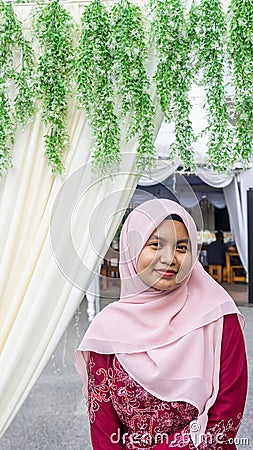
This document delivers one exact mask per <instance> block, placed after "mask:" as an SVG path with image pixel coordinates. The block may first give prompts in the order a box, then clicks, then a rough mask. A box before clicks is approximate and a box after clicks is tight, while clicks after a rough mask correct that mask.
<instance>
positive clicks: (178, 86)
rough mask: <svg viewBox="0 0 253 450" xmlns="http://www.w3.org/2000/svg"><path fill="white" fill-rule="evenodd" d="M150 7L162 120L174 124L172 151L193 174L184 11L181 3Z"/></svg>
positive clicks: (163, 0)
mask: <svg viewBox="0 0 253 450" xmlns="http://www.w3.org/2000/svg"><path fill="white" fill-rule="evenodd" d="M150 3H151V8H152V15H153V16H154V18H153V20H152V24H151V29H152V36H153V39H154V42H155V48H156V53H157V56H158V66H157V70H156V73H155V76H154V80H155V83H156V87H157V92H158V94H159V97H160V103H161V108H162V111H163V112H164V114H165V118H166V119H167V120H168V121H172V120H173V121H174V122H175V142H174V143H173V145H172V151H173V152H174V153H177V154H178V156H179V157H180V158H181V160H182V162H183V165H184V167H185V168H186V169H189V170H190V171H192V170H193V169H194V163H193V150H192V140H193V129H192V123H191V121H190V119H189V115H190V109H191V104H190V101H189V97H188V92H189V89H190V87H191V82H192V73H191V68H190V65H189V46H190V42H189V39H188V35H187V22H186V18H185V11H184V8H183V6H182V1H181V0H150Z"/></svg>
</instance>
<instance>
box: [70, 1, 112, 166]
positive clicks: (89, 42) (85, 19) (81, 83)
mask: <svg viewBox="0 0 253 450" xmlns="http://www.w3.org/2000/svg"><path fill="white" fill-rule="evenodd" d="M110 39H111V30H110V17H109V13H108V11H107V10H106V8H105V6H103V5H102V4H101V2H100V1H99V0H95V1H93V2H92V3H91V4H90V5H88V6H87V7H86V8H85V10H84V13H83V16H82V21H81V36H80V40H79V43H78V47H77V61H76V80H77V90H78V97H79V101H80V105H81V106H82V107H83V108H84V109H85V111H86V113H87V115H88V118H89V120H90V123H91V126H92V129H93V133H94V138H95V143H94V149H93V162H94V165H95V168H97V169H98V170H99V172H100V173H101V174H103V173H106V172H108V171H110V169H111V168H112V167H114V166H115V167H116V168H117V167H118V165H119V163H120V131H119V124H118V118H117V116H116V114H115V111H114V90H113V82H112V64H113V60H112V55H111V51H110Z"/></svg>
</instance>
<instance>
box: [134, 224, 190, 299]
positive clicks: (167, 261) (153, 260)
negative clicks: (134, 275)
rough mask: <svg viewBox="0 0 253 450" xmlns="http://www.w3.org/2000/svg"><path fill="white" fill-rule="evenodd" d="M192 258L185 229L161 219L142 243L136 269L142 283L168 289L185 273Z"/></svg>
mask: <svg viewBox="0 0 253 450" xmlns="http://www.w3.org/2000/svg"><path fill="white" fill-rule="evenodd" d="M191 263H192V258H191V249H190V242H189V236H188V232H187V229H186V227H185V225H184V224H183V223H181V222H178V221H176V220H164V221H163V222H162V223H161V224H160V225H159V226H158V227H157V228H156V229H155V230H154V231H153V233H152V235H151V236H150V237H149V239H148V240H147V242H146V244H145V245H144V247H143V249H142V251H141V253H140V255H139V258H138V261H137V271H138V274H139V276H140V278H141V279H142V281H144V283H145V284H147V285H148V286H152V287H154V288H155V289H158V290H166V291H168V292H171V291H173V290H174V289H176V288H177V287H178V286H180V284H181V283H182V282H183V280H184V279H185V277H186V276H187V275H188V274H189V271H190V268H191Z"/></svg>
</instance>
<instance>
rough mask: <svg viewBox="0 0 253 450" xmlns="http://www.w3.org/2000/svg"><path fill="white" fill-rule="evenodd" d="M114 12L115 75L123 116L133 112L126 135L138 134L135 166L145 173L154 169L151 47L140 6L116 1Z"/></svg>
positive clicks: (125, 0) (125, 1)
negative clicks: (150, 89) (148, 59)
mask: <svg viewBox="0 0 253 450" xmlns="http://www.w3.org/2000/svg"><path fill="white" fill-rule="evenodd" d="M111 13H112V33H111V47H112V52H113V74H114V77H115V80H116V86H117V94H118V96H119V98H120V99H121V102H120V106H121V111H122V115H123V117H124V116H126V114H127V113H129V112H131V121H130V127H129V130H128V136H127V138H130V137H133V136H135V135H139V145H138V148H137V161H136V166H137V170H139V171H140V172H142V171H144V170H145V169H150V168H151V166H152V161H153V156H154V153H155V147H154V144H153V129H154V108H153V105H152V100H151V97H150V95H149V92H148V89H149V87H150V81H149V79H148V76H147V72H146V69H145V62H146V61H147V55H148V49H147V42H146V40H145V31H144V25H143V17H142V13H141V10H140V8H139V7H138V6H135V5H133V4H131V3H130V2H129V1H128V0H121V1H119V2H118V3H117V4H115V5H114V6H113V8H112V12H111Z"/></svg>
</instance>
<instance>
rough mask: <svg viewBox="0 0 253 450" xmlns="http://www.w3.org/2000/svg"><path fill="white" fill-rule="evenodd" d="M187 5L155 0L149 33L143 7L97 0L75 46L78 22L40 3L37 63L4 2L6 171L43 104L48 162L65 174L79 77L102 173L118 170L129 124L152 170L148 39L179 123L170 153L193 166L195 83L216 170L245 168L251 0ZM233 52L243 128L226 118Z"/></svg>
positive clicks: (1, 143) (165, 98) (168, 106)
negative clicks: (124, 126)
mask: <svg viewBox="0 0 253 450" xmlns="http://www.w3.org/2000/svg"><path fill="white" fill-rule="evenodd" d="M29 1H30V0H29ZM183 1H184V0H150V6H151V14H150V13H148V15H147V16H146V18H147V17H151V24H150V29H151V34H149V28H148V27H147V20H145V27H144V20H143V16H142V13H141V10H140V8H139V7H138V6H136V5H133V4H131V3H130V1H129V0H119V2H118V3H115V4H114V5H113V7H112V9H111V12H109V10H107V9H106V8H105V6H103V4H102V3H101V2H100V1H99V0H94V1H93V2H92V3H91V4H90V5H89V6H86V7H85V9H84V14H83V17H82V22H81V26H80V30H79V31H80V39H79V41H78V47H77V49H75V47H74V42H73V39H72V36H73V31H75V26H73V25H74V24H73V21H72V18H71V16H70V15H69V14H68V13H67V12H66V10H65V9H64V8H63V7H62V6H61V5H60V3H59V0H47V1H44V0H43V1H39V0H37V4H36V6H35V7H34V8H33V10H34V17H33V29H32V32H33V36H34V39H35V41H36V42H35V44H36V45H37V44H38V61H37V64H36V59H35V56H34V52H33V50H32V46H31V43H30V42H29V41H28V40H27V39H25V37H24V35H23V31H22V24H21V22H20V21H19V20H18V19H17V17H16V15H15V13H14V11H13V7H12V5H11V4H10V3H8V2H4V1H3V0H0V67H1V69H0V176H1V175H2V174H3V173H5V172H6V171H7V170H8V169H9V168H10V167H11V166H12V158H11V147H12V144H13V142H14V137H15V131H16V128H17V125H18V124H21V125H22V126H23V127H24V126H25V124H26V123H27V121H28V120H29V119H31V118H32V117H33V114H34V104H35V101H36V100H39V101H40V102H41V104H42V118H43V120H44V123H45V125H46V127H47V134H46V136H45V145H46V154H47V155H48V159H49V165H51V167H52V170H53V172H55V173H56V172H57V173H60V174H61V173H62V172H63V170H64V150H65V147H66V144H67V143H68V133H67V129H66V125H65V120H66V113H67V105H68V100H69V98H70V96H71V95H72V93H73V88H74V87H75V86H74V81H76V84H77V92H78V97H79V101H80V105H81V106H82V107H84V108H85V111H86V113H87V115H88V117H89V120H90V123H91V126H92V128H93V132H94V142H95V145H94V149H93V150H94V151H93V162H94V165H95V167H97V169H98V170H99V171H100V173H101V174H102V175H103V174H105V173H108V172H109V173H110V171H111V170H112V168H113V169H115V168H117V167H118V165H119V163H120V125H119V124H120V121H121V120H129V128H128V135H127V136H126V138H127V139H130V138H132V137H135V136H138V143H139V145H138V149H137V167H138V170H139V171H143V170H146V168H147V167H148V168H151V165H152V161H153V155H154V145H153V142H152V140H153V127H154V107H153V105H152V101H151V98H150V89H151V83H150V80H149V78H148V76H147V72H146V68H145V66H146V64H147V62H148V61H147V57H148V55H147V54H148V51H147V43H146V39H147V40H148V38H150V42H151V46H152V45H154V46H155V49H156V55H157V58H158V64H157V68H156V72H155V75H154V81H155V85H156V88H157V93H158V97H159V98H160V104H161V108H162V111H163V112H164V114H165V118H166V119H167V120H168V121H173V122H174V123H175V142H174V143H173V145H172V150H173V152H174V153H175V154H177V155H178V156H179V157H180V158H181V161H182V165H183V166H184V168H185V169H186V170H187V171H189V170H190V171H194V157H193V150H192V142H193V139H194V136H193V130H192V124H191V121H190V119H189V117H190V109H191V104H190V101H189V96H188V93H189V90H190V88H191V84H192V81H197V82H200V83H201V84H202V85H203V86H204V89H205V92H206V109H207V118H208V126H207V128H206V130H203V132H204V133H207V135H208V155H209V166H210V167H211V168H213V169H216V170H218V171H228V170H229V169H230V168H231V167H232V166H233V165H234V164H235V163H243V164H244V165H245V167H247V165H248V164H249V163H250V162H252V155H253V141H252V136H253V112H252V111H253V100H252V98H253V83H252V79H253V77H252V74H253V50H252V49H253V37H252V36H253V0H231V4H230V7H229V14H228V16H226V15H225V13H224V12H223V10H222V6H221V0H212V1H211V2H210V1H209V0H200V1H197V0H194V1H193V4H192V8H191V10H190V13H189V14H187V13H186V10H185V8H184V6H183ZM14 3H24V1H23V0H16V2H14ZM226 19H229V20H228V24H227V22H226ZM227 25H228V26H227ZM225 44H227V45H225ZM228 57H229V62H230V67H231V72H232V77H233V84H234V88H235V97H234V115H235V117H236V120H235V122H236V124H235V125H236V126H235V132H233V131H232V129H231V127H230V126H229V123H228V114H227V106H226V89H225V86H224V74H223V72H224V66H225V65H226V63H227V58H228ZM233 139H235V140H233ZM234 143H235V145H234ZM113 166H114V167H113Z"/></svg>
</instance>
